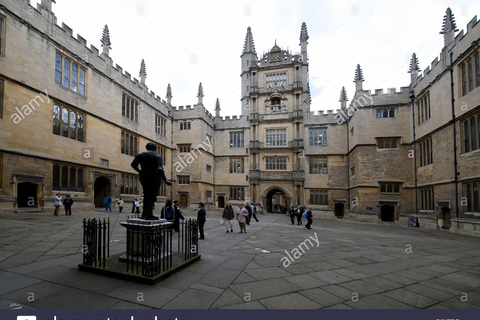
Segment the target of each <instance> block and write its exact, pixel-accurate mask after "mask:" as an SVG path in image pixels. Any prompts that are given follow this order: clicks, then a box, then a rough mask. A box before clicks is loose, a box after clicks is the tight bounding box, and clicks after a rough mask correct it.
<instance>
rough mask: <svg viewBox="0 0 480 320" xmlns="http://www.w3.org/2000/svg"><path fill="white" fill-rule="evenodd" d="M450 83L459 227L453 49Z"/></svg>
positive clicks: (451, 53) (456, 204) (456, 205)
mask: <svg viewBox="0 0 480 320" xmlns="http://www.w3.org/2000/svg"><path fill="white" fill-rule="evenodd" d="M450 84H451V88H452V120H453V166H454V170H455V172H454V173H455V212H456V215H457V229H458V227H459V222H458V211H459V207H458V174H459V173H458V161H457V126H456V122H455V120H456V118H455V91H454V86H455V85H454V82H453V51H450Z"/></svg>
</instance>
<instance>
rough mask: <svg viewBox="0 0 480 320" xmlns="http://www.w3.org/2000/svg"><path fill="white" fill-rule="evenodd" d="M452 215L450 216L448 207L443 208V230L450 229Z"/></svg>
mask: <svg viewBox="0 0 480 320" xmlns="http://www.w3.org/2000/svg"><path fill="white" fill-rule="evenodd" d="M451 217H452V216H451V214H450V209H449V208H448V207H442V220H443V226H442V229H450V226H451V223H450V219H451Z"/></svg>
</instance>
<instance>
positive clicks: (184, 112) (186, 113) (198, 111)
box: [172, 104, 215, 124]
mask: <svg viewBox="0 0 480 320" xmlns="http://www.w3.org/2000/svg"><path fill="white" fill-rule="evenodd" d="M172 111H173V112H174V113H176V115H174V117H175V118H178V119H188V118H199V117H201V118H203V119H204V120H206V121H208V122H211V123H212V124H213V120H214V119H215V117H214V116H213V115H212V113H211V112H210V111H208V110H207V108H205V106H203V105H198V104H195V105H186V106H172Z"/></svg>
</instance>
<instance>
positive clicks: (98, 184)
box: [94, 177, 111, 208]
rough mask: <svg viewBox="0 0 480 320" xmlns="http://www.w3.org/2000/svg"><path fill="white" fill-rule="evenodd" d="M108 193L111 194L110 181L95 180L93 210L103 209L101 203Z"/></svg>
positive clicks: (104, 179)
mask: <svg viewBox="0 0 480 320" xmlns="http://www.w3.org/2000/svg"><path fill="white" fill-rule="evenodd" d="M110 192H111V185H110V179H108V178H107V177H98V178H97V180H95V186H94V202H95V208H102V207H105V204H104V203H103V199H105V197H106V196H108V195H109V194H110Z"/></svg>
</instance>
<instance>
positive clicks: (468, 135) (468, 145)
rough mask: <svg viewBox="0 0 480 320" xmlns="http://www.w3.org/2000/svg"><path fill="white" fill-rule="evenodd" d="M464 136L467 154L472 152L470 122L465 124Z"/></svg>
mask: <svg viewBox="0 0 480 320" xmlns="http://www.w3.org/2000/svg"><path fill="white" fill-rule="evenodd" d="M463 135H464V139H465V141H464V144H465V152H470V133H469V132H468V120H467V121H465V122H464V123H463Z"/></svg>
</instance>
